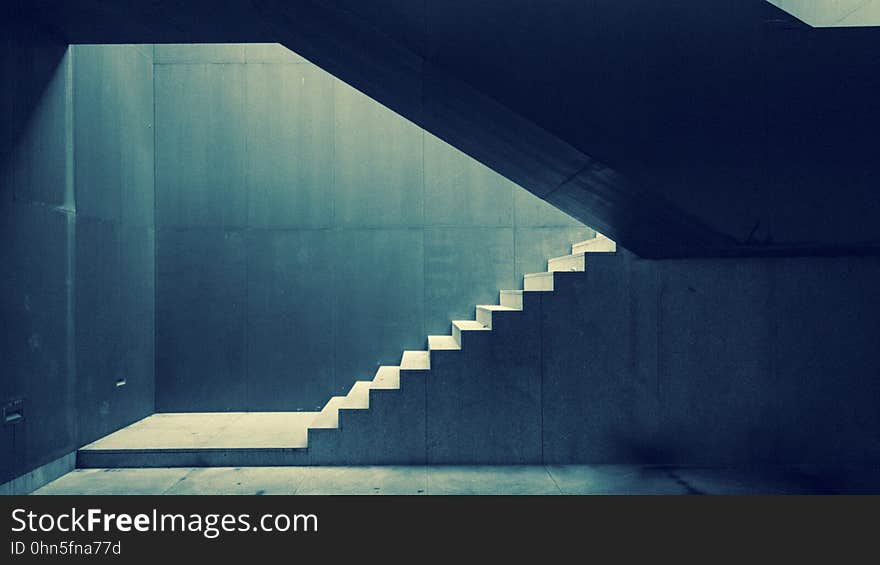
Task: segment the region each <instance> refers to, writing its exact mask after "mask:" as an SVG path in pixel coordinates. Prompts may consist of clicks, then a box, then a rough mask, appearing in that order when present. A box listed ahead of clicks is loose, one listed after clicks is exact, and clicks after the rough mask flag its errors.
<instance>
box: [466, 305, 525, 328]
mask: <svg viewBox="0 0 880 565" xmlns="http://www.w3.org/2000/svg"><path fill="white" fill-rule="evenodd" d="M493 312H522V308H511V307H510V306H500V305H497V304H478V305H477V321H478V322H480V323H481V324H483V325H484V326H486V327H487V328H489V329H492V313H493Z"/></svg>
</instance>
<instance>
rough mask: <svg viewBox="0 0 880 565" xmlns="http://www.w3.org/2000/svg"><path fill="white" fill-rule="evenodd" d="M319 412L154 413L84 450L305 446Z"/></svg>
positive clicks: (91, 444) (87, 446)
mask: <svg viewBox="0 0 880 565" xmlns="http://www.w3.org/2000/svg"><path fill="white" fill-rule="evenodd" d="M317 415H318V413H317V412H201V413H191V414H153V415H152V416H148V417H146V418H144V419H143V420H139V421H137V422H135V423H133V424H131V425H129V426H126V427H124V428H122V429H121V430H118V431H116V432H113V433H112V434H110V435H107V436H104V437H102V438H100V439H98V440H97V441H94V442H92V443H90V444H88V445H86V446H85V447H83V449H186V448H196V449H222V448H238V447H248V448H302V447H306V444H307V440H308V431H307V428H308V425H309V423H311V422H312V420H314V419H315V416H317Z"/></svg>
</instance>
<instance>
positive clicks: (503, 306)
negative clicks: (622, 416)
mask: <svg viewBox="0 0 880 565" xmlns="http://www.w3.org/2000/svg"><path fill="white" fill-rule="evenodd" d="M616 255H617V246H616V244H615V242H614V241H612V240H610V239H608V238H607V237H604V236H602V235H600V234H597V235H596V237H594V238H592V239H589V240H587V241H583V242H580V243H576V244H574V245H572V249H571V254H570V255H565V256H562V257H557V258H552V259H549V260H548V262H547V271H546V272H542V273H533V274H527V275H525V276H524V280H523V288H522V290H501V291H500V293H499V303H498V304H487V305H478V306H476V309H475V319H473V320H454V321H452V324H451V331H450V334H449V335H431V336H428V337H427V349H425V350H422V351H404V352H403V355H402V358H401V360H400V364H399V365H397V366H380V367H379V368H378V370H377V371H376V374H375V375H374V376H373V378H372V379H371V380H362V381H357V382H355V383H354V385H353V386H352V387H351V389H350V390H349V392H348V393H347V394H346V395H345V396H334V397H333V398H331V399H330V400H329V401H328V402H327V404H326V405H325V406H324V408H323V409H322V410H321V411H320V412H289V413H223V414H219V413H214V414H155V415H153V416H150V417H148V418H146V419H144V420H142V421H140V422H136V423H134V424H132V425H131V426H129V427H127V428H124V429H122V430H119V431H117V432H115V433H113V434H110V435H109V436H106V437H104V438H101V439H99V440H97V441H95V442H93V443H91V444H89V445H86V446H84V447H83V448H81V449H80V450H79V451H78V453H77V466H79V467H104V468H113V467H178V466H180V467H182V466H271V465H382V464H528V463H542V462H544V456H543V445H544V438H543V437H542V436H543V434H544V427H543V425H542V420H543V416H544V415H543V410H544V409H545V408H544V407H545V404H546V403H545V400H546V399H544V398H543V384H544V383H543V374H542V367H543V359H542V358H541V357H542V355H543V353H542V350H543V348H542V338H543V336H542V332H543V329H542V328H543V323H542V318H543V317H544V316H545V315H546V312H545V309H544V301H552V300H553V299H554V291H556V290H559V288H560V287H561V286H563V285H565V284H567V283H568V282H570V281H573V280H576V278H577V277H580V276H583V274H584V271H585V270H586V269H587V268H588V263H589V262H590V261H591V260H593V261H595V260H602V259H600V257H602V258H610V259H611V260H614V259H613V258H614V257H615V256H616ZM575 337H576V338H578V337H582V336H575Z"/></svg>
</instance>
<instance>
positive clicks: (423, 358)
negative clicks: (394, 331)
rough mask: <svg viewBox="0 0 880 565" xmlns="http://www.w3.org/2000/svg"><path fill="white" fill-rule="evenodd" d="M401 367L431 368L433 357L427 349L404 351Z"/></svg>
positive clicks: (411, 368) (412, 368)
mask: <svg viewBox="0 0 880 565" xmlns="http://www.w3.org/2000/svg"><path fill="white" fill-rule="evenodd" d="M400 368H401V369H409V370H416V371H418V370H425V369H430V368H431V357H430V354H429V352H427V351H404V352H403V357H402V358H401V360H400Z"/></svg>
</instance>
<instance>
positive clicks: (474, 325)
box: [452, 320, 489, 331]
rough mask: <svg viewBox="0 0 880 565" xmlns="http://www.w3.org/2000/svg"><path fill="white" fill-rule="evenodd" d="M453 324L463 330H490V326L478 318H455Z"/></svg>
mask: <svg viewBox="0 0 880 565" xmlns="http://www.w3.org/2000/svg"><path fill="white" fill-rule="evenodd" d="M452 324H453V325H454V326H456V327H457V328H458V329H459V330H462V331H480V330H485V331H488V330H489V328H487V327H486V326H484V325H483V324H481V323H480V322H478V321H476V320H453V321H452Z"/></svg>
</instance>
